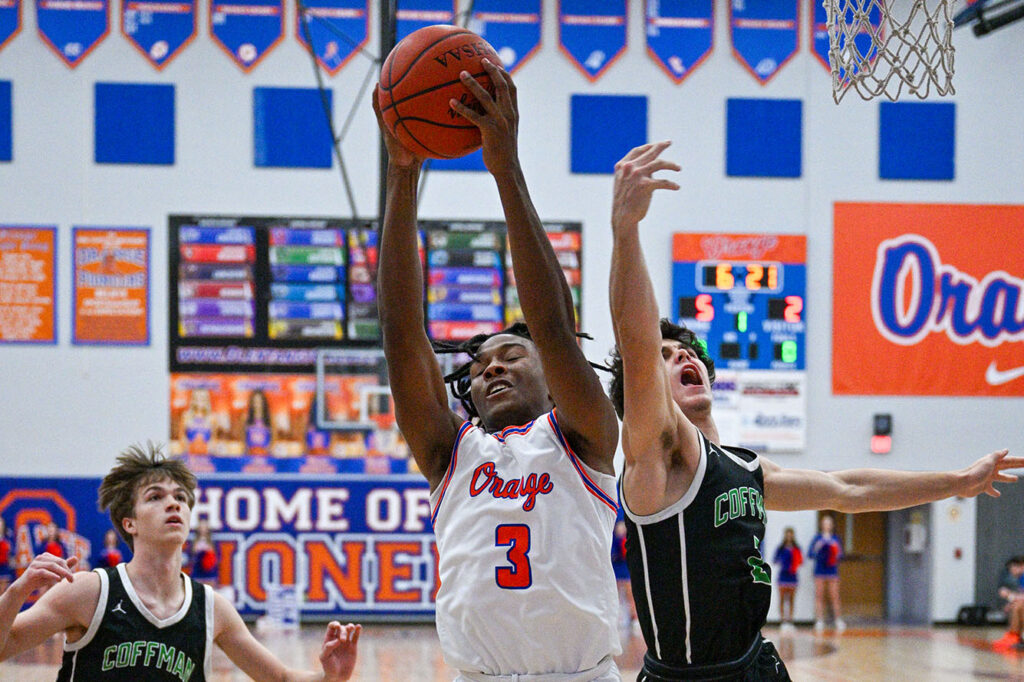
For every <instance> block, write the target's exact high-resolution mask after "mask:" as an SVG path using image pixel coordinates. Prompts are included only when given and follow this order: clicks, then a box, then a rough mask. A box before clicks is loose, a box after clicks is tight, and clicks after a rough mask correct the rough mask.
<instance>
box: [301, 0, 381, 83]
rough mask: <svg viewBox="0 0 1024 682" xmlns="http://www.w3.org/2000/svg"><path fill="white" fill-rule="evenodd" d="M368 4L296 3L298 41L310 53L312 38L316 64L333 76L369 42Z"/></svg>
mask: <svg viewBox="0 0 1024 682" xmlns="http://www.w3.org/2000/svg"><path fill="white" fill-rule="evenodd" d="M368 4H369V3H368V2H367V0H301V1H300V2H298V3H297V5H296V8H295V34H296V37H297V38H298V39H299V43H300V44H301V45H302V46H303V47H304V48H306V49H307V50H308V49H309V42H308V41H307V36H309V39H310V40H312V41H313V46H314V47H313V54H314V55H316V61H317V62H318V63H319V64H320V66H321V67H322V68H323V70H324V71H326V72H327V73H329V74H331V75H332V76H333V75H334V74H336V73H338V71H340V70H341V67H343V66H345V64H347V63H348V60H350V59H351V58H352V57H353V56H354V55H355V54H356V53H357V52H359V50H360V49H362V47H363V45H365V44H366V41H367V40H369V38H370V34H369V29H370V11H369V7H368ZM303 9H305V11H303ZM307 31H308V33H307Z"/></svg>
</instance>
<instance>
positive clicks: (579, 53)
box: [558, 0, 628, 82]
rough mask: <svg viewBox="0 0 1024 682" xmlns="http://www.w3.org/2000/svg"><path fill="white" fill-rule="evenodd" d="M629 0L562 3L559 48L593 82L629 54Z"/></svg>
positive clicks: (559, 8)
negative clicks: (625, 54) (615, 62)
mask: <svg viewBox="0 0 1024 682" xmlns="http://www.w3.org/2000/svg"><path fill="white" fill-rule="evenodd" d="M627 16H628V4H627V1H626V0H561V1H560V2H559V7H558V45H559V48H560V49H561V50H562V52H563V53H565V55H566V56H567V57H568V58H569V60H570V61H571V62H572V63H573V65H574V66H576V68H578V69H579V70H580V71H582V72H583V75H584V76H586V77H587V80H589V81H591V82H594V81H596V80H597V79H598V78H600V77H601V74H603V73H604V72H605V70H606V69H607V68H608V67H609V66H611V65H612V62H614V61H615V60H616V59H618V58H619V57H620V56H622V54H623V53H625V51H626V17H627Z"/></svg>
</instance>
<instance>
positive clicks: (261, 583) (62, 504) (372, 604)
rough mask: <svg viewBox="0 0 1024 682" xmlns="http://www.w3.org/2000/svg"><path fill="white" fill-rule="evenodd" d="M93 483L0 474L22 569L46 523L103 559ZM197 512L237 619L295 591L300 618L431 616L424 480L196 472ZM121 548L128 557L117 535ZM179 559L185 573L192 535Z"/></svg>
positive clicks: (103, 527)
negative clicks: (285, 592) (210, 539)
mask: <svg viewBox="0 0 1024 682" xmlns="http://www.w3.org/2000/svg"><path fill="white" fill-rule="evenodd" d="M99 484H100V479H99V478H28V477H26V478H22V477H17V478H0V490H3V491H5V492H4V494H3V496H2V497H0V515H2V516H3V519H4V520H5V521H6V522H7V525H8V527H10V528H12V529H13V530H14V533H15V557H16V570H17V571H18V572H19V573H20V572H21V571H23V570H24V569H25V567H26V566H28V564H29V563H30V562H31V561H32V558H33V557H34V556H35V555H36V554H38V553H39V552H41V551H42V550H43V547H44V545H45V539H46V535H47V533H46V527H47V526H48V525H49V524H50V523H51V522H52V523H54V524H56V526H57V528H58V537H59V542H60V544H61V545H63V549H64V553H65V556H71V555H75V556H78V557H79V560H80V566H81V567H82V568H83V570H84V569H89V568H91V567H94V566H97V565H99V564H100V549H101V548H102V547H103V537H104V534H105V533H106V531H107V530H108V529H109V528H110V527H111V526H110V520H109V517H108V516H107V515H106V514H105V513H102V512H100V511H98V509H97V505H96V490H97V488H98V487H99ZM200 519H205V520H206V521H208V523H209V526H210V529H211V531H212V535H213V546H214V559H215V562H214V565H213V567H212V571H211V572H212V573H213V575H214V577H213V578H212V580H211V582H213V583H214V586H215V589H217V590H218V591H219V592H220V593H221V594H223V595H224V596H226V597H227V598H228V599H229V600H230V601H231V602H232V603H233V604H234V606H235V607H236V608H237V609H238V610H239V612H241V613H242V615H245V616H255V615H259V614H262V613H265V612H266V611H267V610H268V609H269V608H271V607H272V606H273V605H274V602H275V600H276V595H278V594H280V592H281V588H292V589H291V590H289V591H290V592H292V593H293V594H295V595H296V597H295V599H297V600H298V603H297V605H296V606H297V608H298V609H299V612H300V613H301V615H302V616H303V617H304V618H307V619H314V620H317V619H321V620H328V619H330V618H334V617H337V616H338V615H340V614H344V615H345V617H346V618H360V617H364V616H370V615H374V616H377V615H393V616H398V617H404V618H410V617H413V618H419V617H422V618H423V619H424V620H429V619H431V618H432V617H433V614H434V595H435V594H436V593H437V589H438V586H439V578H438V573H437V545H436V543H435V541H434V535H433V531H432V529H431V526H430V491H429V489H428V487H427V483H426V481H425V480H423V478H422V477H421V476H389V477H386V478H378V477H373V476H343V475H342V476H330V477H325V476H289V475H276V476H274V477H272V478H271V477H258V476H200V479H199V487H198V490H197V491H196V504H195V507H194V508H193V510H192V526H193V528H194V527H195V526H196V524H197V522H198V520H200ZM119 550H120V553H121V554H122V555H123V559H124V560H125V561H127V560H129V559H130V558H131V551H130V550H129V549H128V547H127V546H126V545H125V544H124V543H123V541H119ZM183 559H184V564H185V566H184V567H183V568H184V569H185V570H186V572H190V571H191V570H192V566H193V563H194V561H193V560H194V557H193V556H192V553H191V542H190V543H188V544H187V545H186V548H185V555H184V557H183ZM204 568H206V567H204Z"/></svg>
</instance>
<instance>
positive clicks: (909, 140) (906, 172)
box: [878, 102, 956, 180]
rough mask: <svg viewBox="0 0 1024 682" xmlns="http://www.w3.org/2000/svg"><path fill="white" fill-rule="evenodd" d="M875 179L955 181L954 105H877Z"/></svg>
mask: <svg viewBox="0 0 1024 682" xmlns="http://www.w3.org/2000/svg"><path fill="white" fill-rule="evenodd" d="M880 104H881V106H880V108H879V111H878V176H879V177H880V178H881V179H882V180H953V179H954V178H955V177H956V163H955V161H956V104H954V103H952V102H881V103H880Z"/></svg>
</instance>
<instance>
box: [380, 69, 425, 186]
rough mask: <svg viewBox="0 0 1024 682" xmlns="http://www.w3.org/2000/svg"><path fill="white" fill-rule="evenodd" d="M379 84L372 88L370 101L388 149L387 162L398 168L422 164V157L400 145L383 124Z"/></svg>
mask: <svg viewBox="0 0 1024 682" xmlns="http://www.w3.org/2000/svg"><path fill="white" fill-rule="evenodd" d="M379 96H380V85H379V84H378V85H376V86H374V88H373V96H372V97H370V101H371V102H372V103H373V113H374V114H376V116H377V126H378V127H379V128H380V134H381V137H383V138H384V146H385V147H386V148H387V150H388V163H389V164H391V165H392V166H396V167H398V168H415V167H418V166H421V165H423V159H421V158H419V157H418V156H416V155H415V154H413V153H412V152H411V151H409V150H408V149H406V148H405V147H404V146H402V143H401V142H399V141H398V138H397V137H395V136H394V135H392V134H391V131H390V130H388V127H387V126H386V125H385V124H384V115H383V114H381V111H380V100H379V99H378V97H379Z"/></svg>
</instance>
